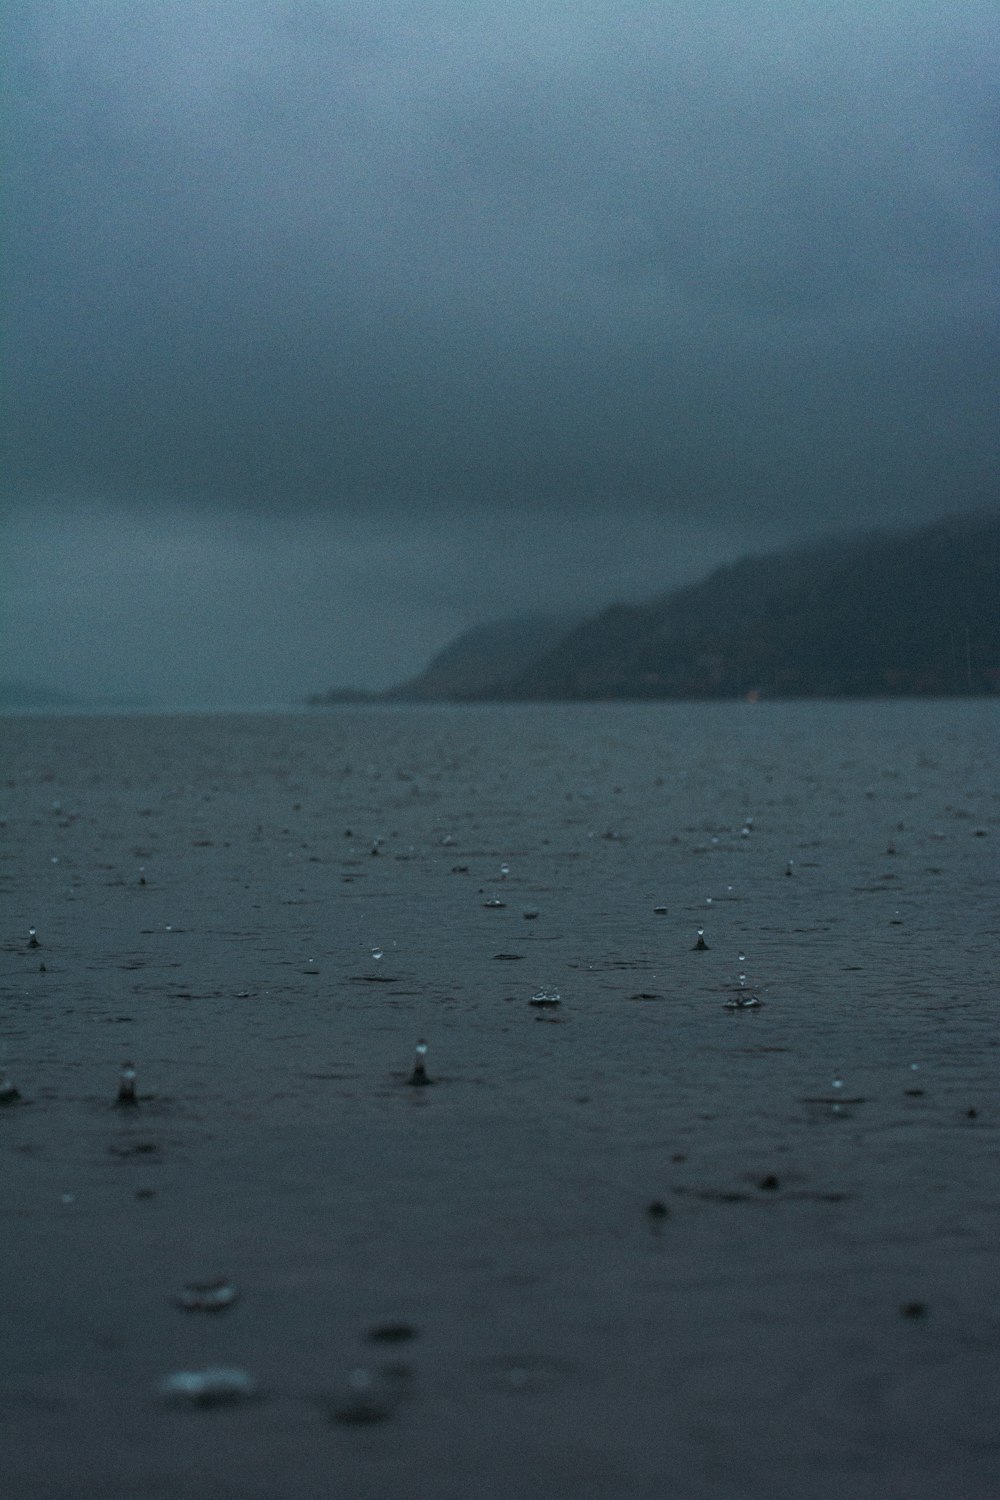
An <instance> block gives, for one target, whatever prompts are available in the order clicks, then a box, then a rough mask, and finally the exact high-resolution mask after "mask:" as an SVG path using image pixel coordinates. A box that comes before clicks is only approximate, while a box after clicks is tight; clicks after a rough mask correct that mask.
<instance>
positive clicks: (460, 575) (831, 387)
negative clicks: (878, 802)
mask: <svg viewBox="0 0 1000 1500" xmlns="http://www.w3.org/2000/svg"><path fill="white" fill-rule="evenodd" d="M6 26H7V44H6V45H7V54H8V73H9V81H8V93H9V103H8V111H7V112H8V137H9V143H10V144H9V147H8V160H9V168H8V177H9V184H8V189H7V207H8V213H7V218H8V231H7V240H8V250H7V275H6V282H7V286H6V293H7V311H6V333H7V337H6V345H7V368H8V387H7V388H8V399H7V406H8V408H9V418H8V426H9V431H10V434H11V443H10V453H9V458H8V462H7V474H8V479H7V486H8V488H7V494H8V501H9V505H10V506H11V507H12V508H13V509H15V510H16V509H18V508H19V507H20V506H22V505H24V504H25V503H28V502H31V503H35V504H40V503H43V502H44V503H45V505H47V506H51V505H54V506H56V508H57V510H58V508H59V506H63V507H66V506H69V507H72V506H73V505H77V506H79V507H80V509H79V510H78V518H79V517H86V516H88V515H89V516H93V515H94V514H96V512H95V511H93V509H90V510H87V509H86V506H90V507H93V506H94V505H97V506H98V507H101V506H109V505H110V506H112V507H117V508H118V509H117V513H118V514H120V516H121V517H122V518H123V520H122V522H121V524H120V525H119V526H118V528H117V530H116V531H115V532H114V537H113V538H112V539H111V540H108V539H107V538H105V542H104V545H110V546H112V547H118V548H124V547H126V546H127V545H128V535H129V527H130V526H135V525H138V524H139V523H138V521H137V520H136V519H135V517H137V516H138V515H139V514H140V512H141V511H142V510H143V509H146V510H151V511H164V510H169V509H170V508H171V507H174V506H177V505H183V506H184V507H185V510H184V512H183V513H184V514H185V515H187V516H189V517H193V516H196V515H206V514H208V513H209V512H211V511H212V510H215V511H216V512H218V513H221V512H223V511H231V512H233V513H235V514H236V515H240V514H243V515H246V514H248V513H250V512H257V513H266V512H271V513H273V514H275V515H285V516H289V515H303V516H305V515H310V516H319V517H321V518H325V519H324V521H323V526H325V530H323V529H322V527H321V531H322V537H323V538H324V541H323V544H322V545H324V546H325V547H326V548H327V551H328V553H329V555H330V559H331V561H330V567H331V568H334V567H335V560H336V557H337V555H338V553H337V540H336V539H337V535H338V532H337V527H338V526H339V525H340V524H341V519H342V518H354V519H353V520H352V521H351V522H350V524H363V525H364V526H366V527H368V528H369V532H368V533H367V534H368V544H367V546H366V547H365V548H362V551H363V552H364V551H366V550H367V551H372V550H373V551H374V552H375V553H378V551H379V550H380V547H381V548H382V549H383V550H386V551H388V550H392V551H393V555H394V556H395V549H397V548H398V546H399V538H398V535H397V534H396V533H397V532H398V528H399V526H400V525H404V524H405V526H406V527H408V528H409V529H410V533H411V536H412V545H413V548H414V551H413V554H412V557H411V562H412V564H413V566H412V568H411V569H410V571H409V572H407V569H406V568H405V567H403V566H402V562H401V563H400V567H401V569H402V576H405V577H407V578H408V580H409V582H408V584H407V585H406V589H404V590H403V592H404V593H406V592H407V590H408V591H409V594H410V595H413V596H416V595H417V594H420V593H421V591H424V592H427V593H433V592H434V591H435V590H436V589H438V588H439V586H440V585H441V579H440V578H439V577H438V569H437V568H436V567H435V566H434V565H433V564H432V562H431V560H430V558H431V553H432V552H433V550H434V549H435V548H438V549H441V550H440V551H439V555H447V557H448V559H449V563H448V567H447V569H446V571H447V573H448V576H449V578H450V579H451V580H452V587H453V589H454V591H455V595H456V598H457V599H460V600H461V599H464V601H465V602H464V604H457V605H456V609H457V612H458V614H460V615H462V616H463V620H462V621H460V623H462V622H464V618H467V617H469V615H470V614H472V613H474V612H475V609H476V608H477V607H481V605H482V603H483V599H484V595H483V591H482V589H481V587H480V585H479V584H478V583H477V581H476V573H477V566H479V567H481V559H482V556H483V552H484V548H483V546H482V545H481V540H480V542H477V537H479V538H480V539H481V538H482V537H483V536H485V535H486V532H484V531H482V530H481V529H480V530H478V531H477V524H478V525H480V526H487V525H496V524H500V525H508V526H509V527H510V528H511V530H510V534H509V536H508V545H507V556H508V570H507V578H508V584H507V590H508V591H509V592H510V595H511V603H512V605H513V606H514V607H521V606H523V604H524V602H525V600H524V598H523V593H524V589H523V587H522V585H521V583H520V582H519V580H523V577H524V576H526V572H527V573H531V570H532V567H533V566H535V562H536V561H537V562H538V564H539V566H540V565H541V563H542V562H544V560H545V559H546V558H547V559H548V563H549V566H548V571H549V573H550V574H552V573H553V572H555V571H558V568H559V565H560V549H561V547H562V548H564V547H565V545H566V543H565V537H566V523H567V521H568V520H569V519H570V518H572V521H573V524H574V527H576V528H577V533H576V537H575V542H574V546H575V549H576V550H575V552H574V559H575V565H576V566H578V567H579V568H580V569H583V571H582V572H581V573H580V574H579V577H578V586H579V589H580V590H582V592H583V594H584V595H586V596H588V597H589V596H594V597H596V596H597V595H598V594H600V592H601V588H602V584H606V583H608V581H609V580H610V581H612V582H613V583H614V587H615V588H620V587H622V586H623V585H622V582H621V580H624V578H625V576H626V575H629V576H632V577H634V579H635V584H636V587H639V586H642V585H644V584H645V582H646V578H647V574H648V568H647V567H645V554H646V552H647V551H648V550H649V544H650V543H652V544H653V545H655V547H657V548H662V551H663V554H664V557H665V559H666V558H667V557H669V554H670V553H671V551H672V547H671V539H672V537H673V538H674V541H675V544H676V545H675V548H674V549H673V550H676V552H677V555H678V557H679V558H680V557H684V558H687V556H688V541H689V538H690V536H691V535H692V534H693V533H692V532H691V530H690V528H691V527H692V526H695V525H696V524H698V523H700V524H701V525H702V526H703V528H704V535H705V537H706V539H707V540H706V548H705V552H704V556H703V558H702V562H703V564H704V565H705V566H708V565H710V564H711V563H712V562H713V561H715V560H716V559H717V557H718V556H720V555H724V554H725V553H726V552H727V550H729V551H731V550H732V549H733V548H734V547H739V546H742V545H743V544H744V541H745V539H746V537H747V536H748V535H751V536H755V537H759V538H761V539H764V538H766V539H768V540H771V539H780V538H781V537H782V536H784V535H793V534H801V533H802V532H803V531H815V530H819V529H823V528H826V527H829V526H831V525H834V524H837V523H838V522H841V523H843V524H849V525H854V524H862V523H866V522H876V521H881V520H885V519H894V518H899V519H920V518H923V517H925V516H929V515H933V514H936V513H938V512H941V511H943V510H948V509H962V508H967V507H971V506H973V505H977V504H980V503H982V502H983V501H984V500H985V499H987V498H989V497H990V496H991V495H992V493H993V486H994V485H995V478H996V457H997V438H996V431H995V428H996V423H995V411H996V406H997V397H998V395H1000V375H998V370H1000V362H998V360H997V347H996V344H997V340H996V315H997V303H998V297H997V274H996V270H997V252H998V247H1000V236H998V226H1000V198H998V191H997V181H996V159H997V144H998V139H997V127H996V83H995V65H994V62H993V59H994V58H995V56H996V51H997V43H998V41H1000V24H998V21H997V15H996V9H995V6H994V4H992V3H989V4H986V3H977V0H965V3H963V4H950V3H931V0H909V3H877V0H876V3H872V0H868V3H864V4H862V3H860V0H858V3H849V0H831V3H826V4H815V5H813V4H807V5H803V4H802V3H800V0H796V3H794V4H793V3H791V0H787V3H778V0H767V3H765V0H748V3H746V4H741V5H739V6H735V5H731V4H723V3H721V0H697V3H694V0H690V3H667V0H656V3H653V0H646V3H632V4H628V3H624V4H618V5H614V6H610V5H607V4H605V3H603V0H601V3H597V0H591V3H586V0H573V3H569V0H550V3H546V0H532V3H531V4H529V3H526V0H509V3H506V4H504V5H502V6H498V5H495V4H485V3H478V0H383V3H380V4H377V5H376V4H371V3H365V4H361V3H337V0H324V3H304V0H303V3H291V0H288V3H280V0H272V3H261V0H241V3H236V0H218V3H210V0H160V3H157V4H155V5H154V4H148V5H147V4H134V3H124V0H120V3H119V0H105V3H95V0H50V3H47V4H36V3H30V4H29V3H27V0H13V3H12V4H11V5H10V6H9V7H8V15H7V21H6ZM84 502H86V505H85V504H84ZM490 512H493V513H496V515H498V516H499V517H500V521H499V522H497V521H496V520H493V521H490V522H489V523H487V521H486V519H485V517H487V516H488V515H489V514H490ZM46 513H47V514H49V513H50V512H48V511H47V512H46ZM65 513H66V512H65V510H64V511H63V514H65ZM178 514H180V512H178ZM609 516H610V517H612V518H613V519H614V522H615V527H616V529H617V534H618V535H619V536H620V539H621V540H620V545H619V549H618V551H617V552H615V550H614V548H612V550H611V552H609V551H608V549H607V546H606V541H607V537H606V526H607V523H608V517H609ZM126 517H132V518H133V519H132V520H131V521H127V520H125V519H124V518H126ZM477 517H478V518H479V520H478V522H477V519H476V518H477ZM143 524H144V525H150V526H152V525H154V522H152V521H150V522H148V523H147V522H144V523H143ZM199 524H201V523H196V522H194V521H192V522H191V525H192V526H195V528H196V529H197V525H199ZM309 524H310V525H312V524H319V523H314V522H312V521H310V523H309ZM344 524H347V520H346V519H345V520H344ZM79 525H80V526H83V525H84V522H83V520H79ZM88 525H89V523H88ZM380 527H381V529H380ZM671 527H673V528H674V531H673V532H671ZM684 527H687V528H688V529H687V530H684ZM393 528H396V532H394V530H393ZM85 529H86V528H85ZM100 530H101V528H100V527H97V526H96V523H95V525H92V526H90V529H89V530H88V531H87V533H86V534H87V536H88V537H89V538H90V541H89V542H88V543H87V544H86V545H87V546H95V547H96V546H97V545H98V542H97V537H98V534H99V533H100ZM251 534H252V533H251ZM80 535H81V546H82V545H83V541H82V535H83V534H82V532H81V534H80ZM489 535H490V536H491V537H492V538H493V539H494V540H497V539H498V534H497V533H496V532H495V531H494V532H490V533H489ZM227 536H229V533H227ZM317 536H318V534H317ZM643 536H645V537H646V539H647V546H646V547H644V546H643V542H642V538H643ZM560 538H562V541H560ZM727 538H728V540H727ZM231 540H232V538H230V541H231ZM214 545H215V546H216V548H221V549H222V551H221V553H219V554H218V555H220V556H221V555H222V554H225V552H226V547H227V546H229V545H230V542H223V541H222V540H220V539H218V538H217V539H216V543H215V544H214ZM317 545H319V543H318V542H317ZM463 547H465V548H466V549H467V550H466V551H464V552H463V550H462V548H463ZM84 551H86V547H84ZM226 555H228V554H226ZM587 558H592V559H593V571H592V572H587V571H586V568H587V566H588V565H587V563H586V561H585V560H586V559H587ZM526 560H528V562H527V564H526ZM562 561H563V562H565V558H563V559H562ZM640 562H642V563H643V566H640V565H639V564H640ZM695 565H696V564H695ZM221 566H222V564H221V563H220V567H221ZM671 566H673V568H674V572H675V573H676V572H677V570H678V568H679V567H680V563H679V562H677V563H675V564H669V563H668V562H667V561H666V560H665V561H664V563H663V569H664V571H663V574H662V577H663V582H664V584H666V583H668V582H670V581H672V578H671V576H670V567H671ZM602 568H603V574H602ZM630 570H631V572H630ZM563 571H565V569H563ZM161 582H162V580H161ZM370 586H371V587H377V586H378V578H377V575H372V580H371V585H370ZM650 586H652V585H650ZM163 587H164V588H165V587H166V584H165V583H163ZM317 588H318V584H317ZM519 590H520V592H519ZM504 592H505V587H504V584H503V581H502V580H500V579H498V581H497V587H496V589H495V590H494V591H493V592H492V593H490V592H489V591H487V593H488V594H489V598H490V599H491V600H492V598H493V594H494V593H495V594H497V595H503V594H504ZM556 592H558V588H557V589H556ZM436 597H438V598H440V597H441V596H440V594H438V595H437V596H436ZM414 607H415V606H414ZM438 618H439V628H441V629H445V628H447V627H446V625H445V618H444V615H443V614H440V611H439V617H438ZM448 620H449V621H450V620H451V614H448ZM418 634H419V632H418ZM425 634H426V635H427V638H428V639H429V638H430V637H431V636H433V634H434V631H433V629H431V628H430V627H428V630H427V632H425ZM420 639H421V640H423V639H424V637H423V636H421V637H420ZM387 649H389V648H387ZM390 654H391V651H390ZM365 670H368V668H367V666H366V667H365ZM389 675H390V676H391V675H392V672H391V670H390V672H389Z"/></svg>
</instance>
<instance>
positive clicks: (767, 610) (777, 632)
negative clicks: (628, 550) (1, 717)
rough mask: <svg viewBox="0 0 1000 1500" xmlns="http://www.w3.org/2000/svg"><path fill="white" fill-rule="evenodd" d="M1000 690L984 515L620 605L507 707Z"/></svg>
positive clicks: (537, 672) (770, 559)
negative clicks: (560, 701) (540, 702)
mask: <svg viewBox="0 0 1000 1500" xmlns="http://www.w3.org/2000/svg"><path fill="white" fill-rule="evenodd" d="M997 691H1000V516H998V515H997V514H979V515H975V516H965V517H961V518H957V519H956V518H949V519H947V520H944V521H940V522H937V523H935V524H934V525H932V526H928V527H924V528H921V529H920V530H917V531H909V532H901V533H880V534H876V535H873V536H866V537H860V538H852V539H848V540H846V541H845V540H842V539H841V540H834V541H831V542H826V543H821V544H818V545H815V546H811V547H807V548H800V549H797V550H795V551H790V552H786V553H778V554H772V555H769V556H767V557H762V558H754V559H748V560H745V561H743V562H739V563H735V564H733V565H731V566H729V567H725V568H720V569H718V570H717V571H716V572H714V573H713V574H711V576H710V577H708V578H707V579H705V580H704V581H703V582H702V583H699V584H695V585H693V586H691V587H689V588H685V589H681V590H678V591H677V592H675V593H672V594H669V595H667V596H665V597H664V598H661V599H657V600H654V601H652V602H651V603H649V604H646V605H636V606H623V605H617V606H614V607H613V608H611V609H608V610H605V611H604V612H603V613H602V614H601V615H598V616H597V617H596V618H594V619H591V620H587V621H585V622H584V623H583V624H581V625H579V626H577V627H576V628H575V629H573V630H571V631H569V632H568V633H567V634H566V635H565V636H564V637H563V639H562V640H561V641H560V642H559V643H558V644H557V645H556V646H555V647H553V648H552V649H551V650H548V651H546V652H544V653H543V654H541V655H540V656H538V657H536V659H535V660H534V661H533V662H532V663H531V664H530V665H529V666H528V667H526V668H525V670H524V671H523V672H522V673H521V674H520V675H519V676H518V677H517V678H516V679H515V680H514V681H512V682H511V683H510V685H509V687H508V688H507V689H506V690H505V691H504V692H503V694H502V696H504V697H509V698H519V699H535V698H570V699H573V698H716V697H733V696H737V695H740V694H745V693H749V692H753V693H757V694H760V695H766V696H770V697H842V696H858V697H864V696H897V695H899V696H902V695H912V694H928V695H934V694H952V693H970V692H972V693H992V692H997ZM492 695H493V694H492V693H490V692H489V691H487V692H486V693H484V694H483V696H492Z"/></svg>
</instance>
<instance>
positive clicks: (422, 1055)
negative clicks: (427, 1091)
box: [406, 1038, 430, 1088]
mask: <svg viewBox="0 0 1000 1500" xmlns="http://www.w3.org/2000/svg"><path fill="white" fill-rule="evenodd" d="M406 1081H407V1083H409V1084H410V1085H411V1086H412V1087H413V1088H421V1087H423V1086H424V1085H425V1084H428V1083H430V1079H429V1078H428V1076H427V1043H426V1042H425V1041H424V1040H423V1038H421V1039H420V1041H418V1042H417V1046H416V1050H415V1052H414V1055H413V1072H412V1073H411V1074H410V1076H409V1078H408V1079H407V1080H406Z"/></svg>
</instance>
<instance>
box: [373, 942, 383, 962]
mask: <svg viewBox="0 0 1000 1500" xmlns="http://www.w3.org/2000/svg"><path fill="white" fill-rule="evenodd" d="M384 952H385V949H384V948H379V947H378V946H376V947H374V948H373V949H372V958H374V959H375V961H376V963H377V962H378V960H379V959H380V958H381V957H382V956H383V954H384Z"/></svg>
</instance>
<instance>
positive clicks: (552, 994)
mask: <svg viewBox="0 0 1000 1500" xmlns="http://www.w3.org/2000/svg"><path fill="white" fill-rule="evenodd" d="M528 1004H529V1005H538V1006H554V1005H561V1004H562V996H561V995H560V993H559V991H558V990H555V989H550V988H549V986H547V985H543V986H542V988H541V989H540V990H536V991H535V993H534V994H533V995H532V997H531V999H530V1000H529V1001H528Z"/></svg>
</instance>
